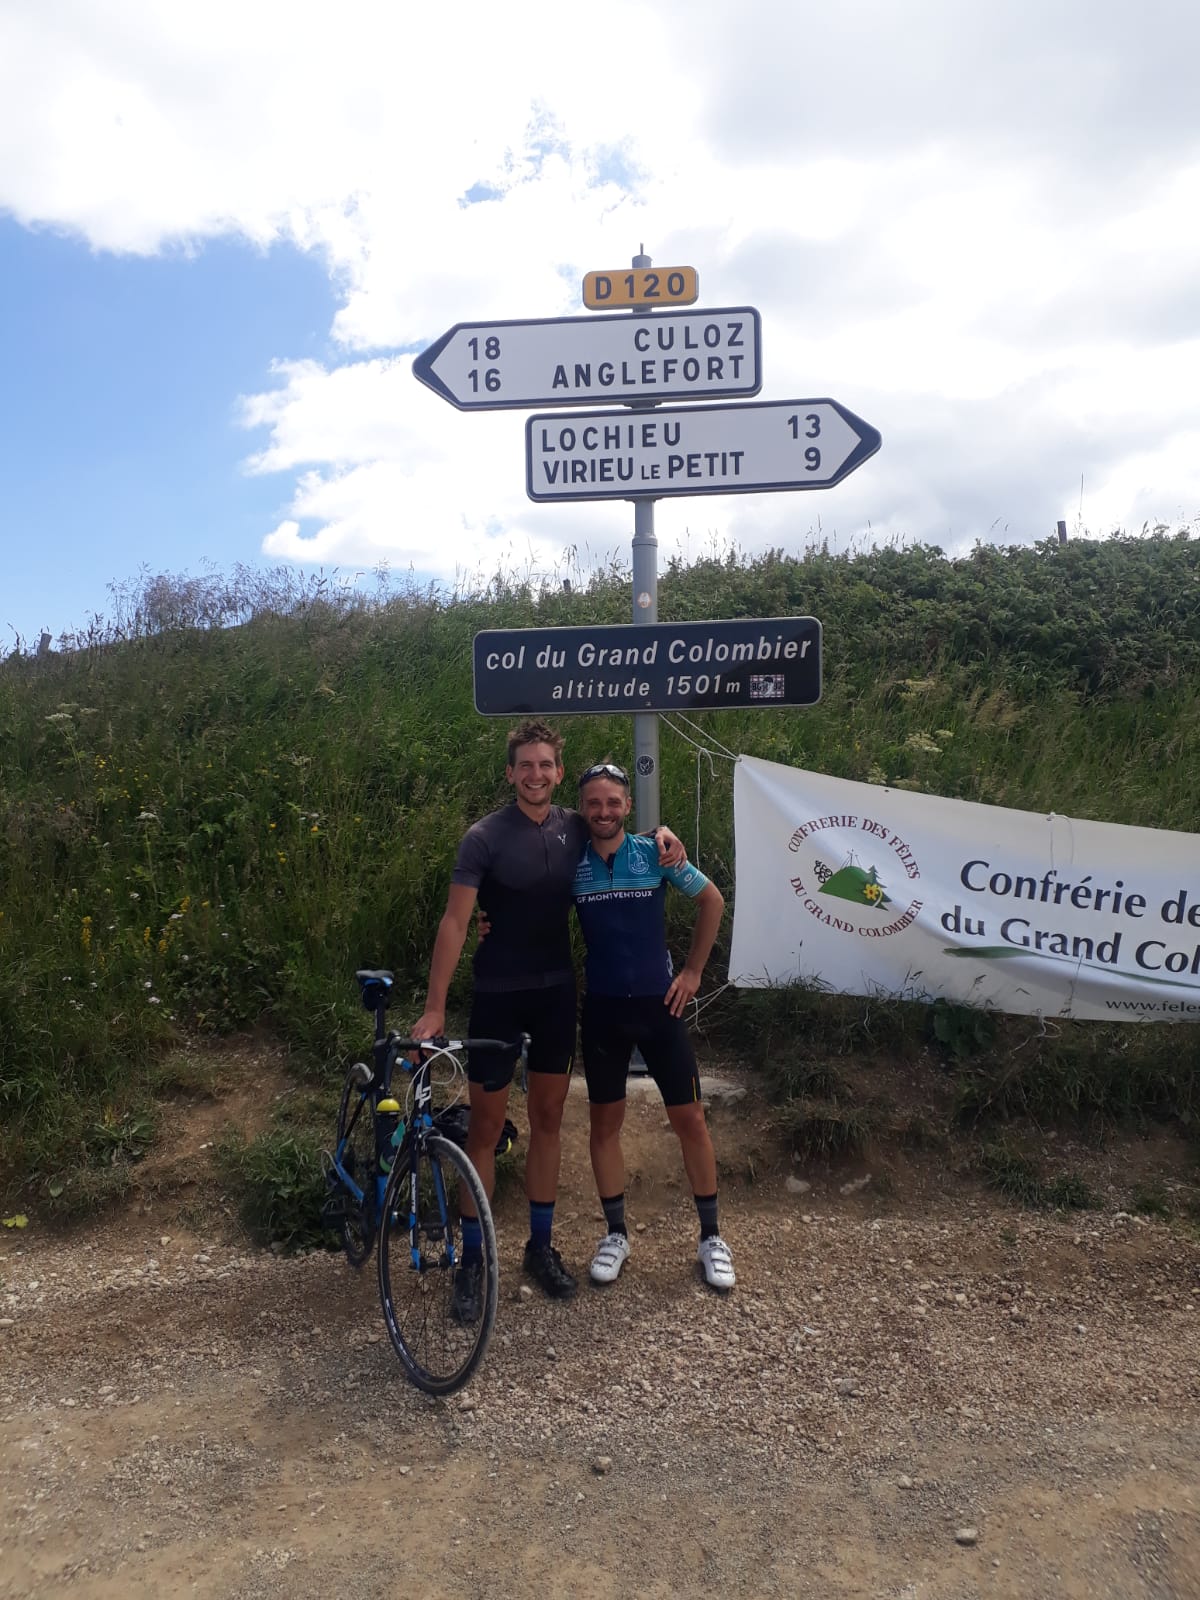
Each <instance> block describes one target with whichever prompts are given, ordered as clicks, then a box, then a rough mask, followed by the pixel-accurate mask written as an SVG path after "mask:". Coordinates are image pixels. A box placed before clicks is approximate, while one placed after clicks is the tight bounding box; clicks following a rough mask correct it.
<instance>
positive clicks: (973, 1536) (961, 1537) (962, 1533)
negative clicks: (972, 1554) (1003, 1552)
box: [954, 1528, 979, 1545]
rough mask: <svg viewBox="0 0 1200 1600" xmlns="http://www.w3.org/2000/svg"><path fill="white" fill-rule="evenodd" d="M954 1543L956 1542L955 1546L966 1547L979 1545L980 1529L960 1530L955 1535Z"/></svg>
mask: <svg viewBox="0 0 1200 1600" xmlns="http://www.w3.org/2000/svg"><path fill="white" fill-rule="evenodd" d="M954 1542H955V1544H965V1545H972V1544H978V1543H979V1529H978V1528H959V1530H958V1532H957V1533H956V1534H955V1535H954Z"/></svg>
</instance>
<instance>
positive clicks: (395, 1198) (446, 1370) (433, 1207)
mask: <svg viewBox="0 0 1200 1600" xmlns="http://www.w3.org/2000/svg"><path fill="white" fill-rule="evenodd" d="M355 977H356V978H357V980H358V985H359V989H360V991H361V994H362V1002H363V1005H364V1006H365V1007H366V1009H367V1010H368V1011H371V1012H374V1015H375V1040H374V1044H373V1046H372V1051H371V1061H370V1063H368V1062H365V1061H357V1062H355V1064H354V1065H353V1066H352V1067H351V1068H350V1070H349V1072H348V1073H347V1074H346V1083H345V1087H344V1088H343V1090H342V1099H341V1104H340V1106H339V1107H338V1120H337V1145H336V1147H335V1149H334V1152H333V1155H332V1157H330V1159H329V1169H328V1174H327V1181H328V1184H329V1188H330V1191H331V1197H330V1203H329V1206H328V1207H327V1210H326V1215H327V1218H328V1220H329V1222H330V1223H331V1224H332V1225H333V1226H335V1227H336V1228H337V1229H338V1232H339V1233H340V1235H341V1241H342V1248H343V1250H344V1251H345V1253H346V1256H347V1259H348V1260H349V1261H350V1263H351V1264H352V1265H353V1266H356V1267H359V1266H362V1264H363V1263H364V1262H365V1261H366V1259H367V1257H368V1256H369V1255H370V1253H371V1248H372V1246H373V1245H376V1243H377V1248H378V1260H379V1297H380V1300H381V1301H382V1304H383V1316H384V1321H385V1323H386V1325H387V1331H388V1337H389V1338H390V1339H391V1341H392V1345H393V1347H394V1349H395V1351H396V1354H397V1355H398V1356H399V1357H400V1360H401V1361H402V1363H403V1364H404V1368H405V1371H406V1372H407V1373H408V1375H409V1377H410V1378H411V1379H412V1381H413V1382H414V1383H415V1384H416V1385H417V1387H418V1388H420V1389H424V1390H425V1392H426V1393H427V1394H436V1395H445V1394H453V1393H454V1391H455V1390H456V1389H460V1388H462V1386H463V1384H465V1383H466V1382H467V1380H468V1379H469V1378H470V1376H471V1374H472V1373H473V1372H474V1371H475V1369H476V1367H477V1366H478V1365H479V1363H480V1361H481V1360H482V1358H483V1353H484V1351H485V1350H486V1349H487V1342H488V1339H489V1338H490V1337H491V1332H492V1326H493V1324H494V1322H495V1320H496V1299H497V1291H498V1278H499V1265H498V1261H497V1256H496V1229H495V1226H494V1224H493V1222H492V1211H491V1207H490V1205H489V1204H488V1198H487V1194H486V1193H485V1191H484V1187H483V1184H482V1182H481V1181H480V1178H479V1174H478V1173H477V1172H476V1171H475V1168H474V1166H472V1164H471V1162H470V1160H469V1159H468V1158H467V1154H466V1151H465V1150H463V1149H461V1148H460V1146H459V1145H458V1144H457V1143H455V1141H454V1139H453V1138H451V1137H448V1135H447V1132H446V1131H444V1130H445V1128H446V1127H449V1126H452V1125H453V1124H452V1122H451V1120H450V1119H451V1118H453V1114H454V1112H455V1109H456V1101H457V1100H458V1099H459V1098H461V1096H462V1092H463V1089H464V1086H465V1083H466V1073H465V1071H464V1069H463V1066H462V1063H461V1061H460V1060H459V1056H460V1054H461V1052H462V1051H464V1050H466V1049H497V1050H506V1051H511V1052H512V1054H513V1055H514V1056H516V1055H517V1054H518V1053H519V1054H520V1055H521V1056H522V1057H523V1058H524V1057H527V1055H528V1049H529V1038H528V1035H524V1036H522V1039H521V1041H520V1042H519V1043H518V1044H512V1043H511V1042H510V1041H508V1040H503V1039H444V1038H442V1039H423V1040H417V1039H405V1038H402V1037H401V1036H400V1035H399V1034H397V1033H393V1032H389V1031H388V1028H387V1022H386V1013H387V1007H388V1002H389V1000H390V999H391V991H392V981H393V980H392V974H391V973H390V972H384V971H362V972H358V973H356V974H355ZM410 1056H411V1057H412V1058H413V1059H411V1060H410V1059H409V1057H410ZM447 1066H448V1067H449V1069H450V1070H449V1072H448V1073H445V1074H444V1075H443V1069H444V1068H446V1067H447ZM435 1086H436V1087H438V1088H445V1089H448V1090H449V1091H450V1093H449V1098H448V1100H447V1103H446V1104H445V1105H443V1106H442V1107H441V1109H440V1110H439V1111H437V1112H435V1111H434V1088H435ZM401 1087H403V1090H404V1094H403V1100H404V1103H403V1104H401V1099H400V1097H399V1096H398V1093H397V1091H398V1090H399V1089H400V1088H401ZM439 1122H441V1125H439ZM464 1200H466V1201H467V1202H468V1206H469V1210H468V1215H469V1212H470V1211H471V1210H473V1211H474V1213H475V1215H476V1216H477V1217H478V1218H479V1227H480V1231H481V1234H482V1254H483V1260H482V1266H481V1268H480V1269H479V1271H478V1274H472V1278H473V1281H472V1283H471V1291H470V1293H468V1294H465V1295H464V1294H463V1293H461V1292H460V1293H458V1294H456V1292H455V1288H456V1279H457V1278H458V1275H459V1272H460V1269H461V1266H462V1217H461V1209H460V1208H461V1206H462V1204H463V1201H464Z"/></svg>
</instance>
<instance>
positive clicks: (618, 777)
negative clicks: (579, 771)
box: [579, 761, 629, 789]
mask: <svg viewBox="0 0 1200 1600" xmlns="http://www.w3.org/2000/svg"><path fill="white" fill-rule="evenodd" d="M593 778H611V779H612V780H613V782H614V783H623V784H624V785H625V787H626V788H627V789H628V787H629V779H628V778H627V777H626V776H625V773H624V772H622V770H621V768H620V767H618V766H615V765H614V763H613V762H611V761H599V762H597V763H596V765H595V766H594V767H589V768H588V769H587V771H586V772H585V773H583V775H582V776H581V777H580V779H579V787H580V788H581V789H582V788H583V786H584V784H585V783H590V782H591V781H592V779H593Z"/></svg>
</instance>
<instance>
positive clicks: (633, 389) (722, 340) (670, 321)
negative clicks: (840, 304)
mask: <svg viewBox="0 0 1200 1600" xmlns="http://www.w3.org/2000/svg"><path fill="white" fill-rule="evenodd" d="M761 367H762V329H761V323H760V320H759V315H758V312H757V311H755V310H753V309H752V308H751V307H750V306H734V307H733V308H732V309H725V310H720V309H719V310H714V311H662V312H653V313H651V314H649V315H635V314H633V313H630V314H628V315H626V316H615V317H614V316H607V317H544V318H540V319H535V320H533V321H529V322H460V323H457V324H456V325H455V326H454V327H453V328H451V329H450V330H449V332H448V333H444V334H443V335H442V337H441V338H440V339H438V340H437V341H436V342H435V343H433V344H431V345H430V346H429V349H428V350H425V351H423V352H422V353H421V354H420V355H419V356H418V357H417V358H416V360H415V361H414V362H413V373H414V375H415V376H416V377H418V378H419V379H420V380H421V382H422V383H424V384H428V386H429V387H430V388H431V389H433V390H434V391H435V392H436V393H437V394H440V395H441V396H442V398H443V399H444V400H449V402H450V404H451V405H455V406H458V408H459V410H460V411H489V410H490V411H497V410H504V409H506V408H511V407H517V406H552V405H563V404H575V403H581V404H585V405H586V404H589V403H590V404H592V405H595V404H596V403H597V402H603V403H604V404H613V405H619V404H626V405H628V404H629V403H630V402H632V401H635V400H689V399H690V400H706V399H712V398H715V397H717V396H720V395H749V394H757V393H758V391H759V390H760V389H761V388H762V373H761Z"/></svg>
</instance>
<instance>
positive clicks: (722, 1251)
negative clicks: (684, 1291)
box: [696, 1233, 737, 1289]
mask: <svg viewBox="0 0 1200 1600" xmlns="http://www.w3.org/2000/svg"><path fill="white" fill-rule="evenodd" d="M696 1260H697V1261H698V1262H699V1263H700V1266H701V1268H702V1269H703V1271H704V1281H705V1282H706V1283H707V1284H708V1286H709V1288H710V1289H732V1288H733V1286H734V1284H735V1283H736V1282H737V1274H736V1273H735V1272H734V1270H733V1256H732V1255H731V1254H730V1253H729V1246H728V1245H727V1244H726V1243H725V1241H724V1239H722V1237H721V1235H720V1234H719V1233H714V1234H713V1236H712V1237H711V1239H701V1241H700V1248H699V1250H697V1251H696Z"/></svg>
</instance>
